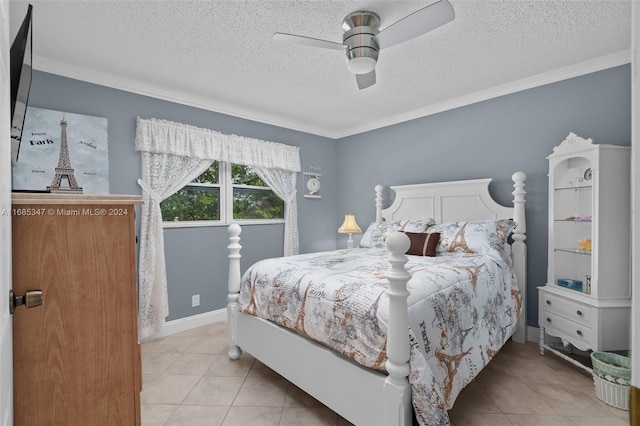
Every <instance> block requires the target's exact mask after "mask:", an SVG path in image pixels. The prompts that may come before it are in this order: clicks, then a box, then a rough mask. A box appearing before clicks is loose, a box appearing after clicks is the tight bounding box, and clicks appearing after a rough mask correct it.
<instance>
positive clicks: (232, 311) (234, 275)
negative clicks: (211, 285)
mask: <svg viewBox="0 0 640 426" xmlns="http://www.w3.org/2000/svg"><path fill="white" fill-rule="evenodd" d="M228 232H229V245H228V246H227V248H228V249H229V281H228V286H229V295H228V296H227V342H228V344H229V351H228V352H227V355H228V356H229V358H230V359H238V358H240V355H242V349H240V347H239V346H238V345H237V344H236V318H237V314H238V313H239V312H240V310H239V307H238V298H239V297H240V279H241V275H240V258H241V257H242V255H240V249H241V248H242V246H241V245H240V243H239V241H240V232H242V229H241V228H240V225H238V224H237V223H234V224H232V225H229V228H228Z"/></svg>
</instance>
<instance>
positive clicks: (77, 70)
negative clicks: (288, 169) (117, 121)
mask: <svg viewBox="0 0 640 426" xmlns="http://www.w3.org/2000/svg"><path fill="white" fill-rule="evenodd" d="M33 68H34V69H36V70H38V71H43V72H47V73H51V74H56V75H59V76H61V77H67V78H72V79H74V80H80V81H84V82H87V83H92V84H97V85H99V86H105V87H110V88H112V89H118V90H123V91H126V92H130V93H135V94H138V95H143V96H149V97H152V98H155V99H161V100H164V101H169V102H173V103H177V104H181V105H187V106H191V107H194V108H200V109H203V110H206V111H213V112H217V113H220V114H225V115H230V116H233V117H237V118H242V119H245V120H250V121H256V122H259V123H264V124H268V125H272V126H277V127H284V128H287V129H290V130H295V131H299V132H304V133H311V134H314V135H317V136H324V137H327V138H331V139H335V138H334V137H333V136H334V135H333V132H330V131H327V130H326V129H324V128H320V127H314V126H309V125H306V124H304V123H301V122H296V121H293V120H286V119H283V118H282V117H278V116H276V115H270V114H264V113H261V112H259V111H256V110H253V109H249V108H241V107H238V106H237V105H232V104H228V103H225V102H220V101H212V100H211V99H210V98H204V97H200V96H194V95H193V94H187V93H184V92H179V91H174V90H169V89H167V88H166V87H161V86H157V85H153V84H149V83H147V82H144V81H138V80H132V79H126V78H122V77H118V76H114V75H112V74H106V73H102V72H100V71H95V70H91V69H88V68H83V67H78V66H75V65H70V64H67V63H64V62H59V61H56V60H53V59H49V58H45V57H42V56H36V55H34V56H33Z"/></svg>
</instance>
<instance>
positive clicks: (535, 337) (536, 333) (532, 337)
mask: <svg viewBox="0 0 640 426" xmlns="http://www.w3.org/2000/svg"><path fill="white" fill-rule="evenodd" d="M527 341H528V342H535V343H540V328H538V327H531V326H528V327H527Z"/></svg>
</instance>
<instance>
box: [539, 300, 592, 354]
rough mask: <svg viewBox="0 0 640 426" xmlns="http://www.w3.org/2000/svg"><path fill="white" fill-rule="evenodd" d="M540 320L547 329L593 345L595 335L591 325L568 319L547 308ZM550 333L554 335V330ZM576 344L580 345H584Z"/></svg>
mask: <svg viewBox="0 0 640 426" xmlns="http://www.w3.org/2000/svg"><path fill="white" fill-rule="evenodd" d="M540 321H541V322H542V323H543V324H544V328H545V329H547V330H557V331H559V332H561V333H562V334H564V335H565V336H567V337H569V338H570V339H572V340H575V339H577V340H579V341H581V342H583V343H585V344H587V345H589V346H592V345H593V338H594V335H593V330H592V329H591V327H587V326H585V325H584V324H580V323H577V322H575V321H571V320H568V319H566V318H564V317H562V316H560V315H556V314H555V313H554V312H551V311H548V310H546V309H543V310H542V318H540ZM549 334H551V335H554V333H553V332H550V333H549ZM558 337H562V336H558ZM576 346H578V347H580V346H583V345H576Z"/></svg>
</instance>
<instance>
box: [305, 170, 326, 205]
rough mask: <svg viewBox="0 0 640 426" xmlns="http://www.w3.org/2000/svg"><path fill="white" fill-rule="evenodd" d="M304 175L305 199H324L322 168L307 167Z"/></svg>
mask: <svg viewBox="0 0 640 426" xmlns="http://www.w3.org/2000/svg"><path fill="white" fill-rule="evenodd" d="M302 174H303V176H304V196H305V198H322V195H321V188H322V185H321V183H320V177H321V174H320V168H319V167H317V166H307V167H306V168H305V171H304V172H303V173H302Z"/></svg>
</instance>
